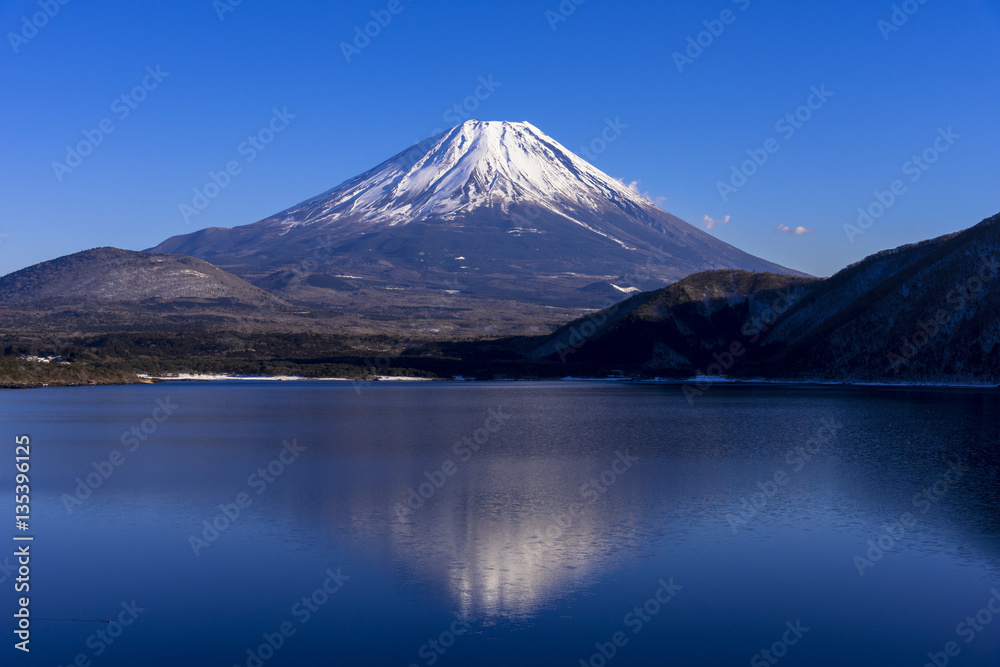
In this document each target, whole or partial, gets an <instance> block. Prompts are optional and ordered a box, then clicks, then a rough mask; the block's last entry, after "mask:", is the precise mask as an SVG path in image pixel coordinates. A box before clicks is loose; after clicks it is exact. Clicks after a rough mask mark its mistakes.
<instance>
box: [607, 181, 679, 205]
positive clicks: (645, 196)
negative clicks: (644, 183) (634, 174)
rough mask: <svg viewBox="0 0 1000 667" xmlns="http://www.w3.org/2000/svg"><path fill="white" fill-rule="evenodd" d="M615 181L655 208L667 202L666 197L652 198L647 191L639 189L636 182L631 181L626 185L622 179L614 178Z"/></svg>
mask: <svg viewBox="0 0 1000 667" xmlns="http://www.w3.org/2000/svg"><path fill="white" fill-rule="evenodd" d="M615 180H616V181H618V182H619V183H621V184H622V185H624V186H625V187H626V188H628V189H629V190H630V191H632V192H633V193H634V194H637V195H639V196H640V197H642V198H643V199H645V200H646V201H648V202H649V203H651V204H656V205H657V206H660V207H662V206H663V204H664V203H666V201H667V198H666V197H654V196H652V195H651V194H649V191H646V192H643V191H642V190H641V189H640V187H639V181H638V180H635V181H632V182H631V183H626V182H625V179H624V178H616V179H615Z"/></svg>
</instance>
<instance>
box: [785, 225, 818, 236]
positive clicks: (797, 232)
mask: <svg viewBox="0 0 1000 667" xmlns="http://www.w3.org/2000/svg"><path fill="white" fill-rule="evenodd" d="M778 231H779V232H782V233H784V234H792V235H793V236H802V235H803V234H812V233H813V232H815V231H816V230H815V229H806V228H805V227H803V226H802V225H799V226H798V227H789V226H788V225H778Z"/></svg>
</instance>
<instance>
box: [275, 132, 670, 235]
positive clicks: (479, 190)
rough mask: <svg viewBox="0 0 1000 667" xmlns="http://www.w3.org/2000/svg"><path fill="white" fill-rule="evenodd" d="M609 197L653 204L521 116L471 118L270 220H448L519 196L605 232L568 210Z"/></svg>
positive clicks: (642, 210)
mask: <svg viewBox="0 0 1000 667" xmlns="http://www.w3.org/2000/svg"><path fill="white" fill-rule="evenodd" d="M609 201H610V202H611V203H612V204H613V205H615V206H617V207H618V208H620V209H622V210H623V211H625V212H627V213H630V214H633V215H635V214H637V213H638V214H640V215H641V217H643V218H649V209H651V208H654V205H653V204H652V203H650V202H649V201H648V200H646V199H644V198H643V197H641V196H640V195H639V194H637V193H636V192H634V191H633V190H631V189H629V187H628V186H626V185H625V184H624V183H622V182H621V181H618V180H616V179H614V178H612V177H610V176H608V175H607V174H605V173H603V172H601V171H600V170H598V169H596V168H594V167H592V166H591V165H590V164H588V163H587V162H586V161H584V160H583V159H581V158H579V157H577V156H576V155H574V154H573V153H572V152H570V151H569V150H567V149H566V148H565V147H564V146H562V145H561V144H559V143H558V142H557V141H555V140H554V139H552V138H551V137H549V136H548V135H546V134H545V133H543V132H542V131H541V130H539V129H538V128H536V127H535V126H534V125H532V124H530V123H528V122H521V123H512V122H507V121H478V120H470V121H467V122H465V123H463V124H462V125H457V126H455V127H453V128H451V129H450V130H447V131H445V132H443V133H441V134H439V135H437V136H435V137H431V138H430V139H426V140H424V141H422V142H420V143H418V144H416V145H415V146H413V147H411V148H410V149H407V150H406V151H403V152H402V153H399V154H397V155H395V156H393V157H392V158H390V159H388V160H386V161H385V162H383V163H382V164H380V165H378V166H377V167H375V168H374V169H371V170H370V171H368V172H365V173H363V174H361V175H359V176H356V177H354V178H352V179H349V180H348V181H345V182H344V183H342V184H340V185H338V186H337V187H335V188H333V189H332V190H329V191H327V192H325V193H323V194H321V195H319V196H317V197H314V198H312V199H310V200H308V201H306V202H303V203H302V204H299V205H298V206H295V207H293V208H290V209H288V210H286V211H284V212H282V213H279V214H278V215H276V216H274V217H273V218H272V219H271V221H272V222H274V223H277V224H278V225H280V226H281V227H283V228H284V229H285V231H286V232H287V231H288V230H290V229H292V228H293V227H297V226H299V225H315V224H322V223H324V222H328V221H332V220H333V219H335V218H345V221H350V222H365V223H370V224H375V223H388V224H389V225H398V224H406V223H408V222H412V221H414V220H419V219H425V218H437V219H442V220H450V219H454V218H455V217H456V216H458V215H460V214H463V213H468V212H469V211H472V210H474V209H477V208H480V207H496V208H499V210H501V211H502V212H503V213H508V212H509V211H510V209H511V206H512V205H514V204H521V205H525V206H535V207H538V208H540V209H544V210H547V211H549V212H552V213H555V214H557V215H560V216H562V217H565V218H567V219H569V220H571V221H572V222H575V223H576V224H579V225H581V226H583V227H586V228H587V229H589V230H590V231H593V232H595V233H598V234H601V235H602V236H608V235H607V234H605V233H603V232H600V231H598V230H596V229H594V228H593V227H591V226H590V225H587V224H586V223H584V222H582V221H581V220H578V219H576V217H575V216H574V215H573V214H574V213H583V212H595V211H600V210H602V208H606V207H607V205H608V202H609ZM608 238H612V237H610V236H608ZM614 240H615V241H616V242H618V243H619V244H621V245H623V246H624V245H625V244H623V243H621V242H620V241H618V240H617V239H614Z"/></svg>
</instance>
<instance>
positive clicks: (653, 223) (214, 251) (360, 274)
mask: <svg viewBox="0 0 1000 667" xmlns="http://www.w3.org/2000/svg"><path fill="white" fill-rule="evenodd" d="M151 251H152V252H170V253H181V254H189V255H193V256H196V257H201V258H203V259H206V260H209V261H211V262H213V263H215V264H217V265H219V266H222V267H225V268H226V269H227V270H230V271H233V272H234V273H236V274H237V275H240V276H242V277H245V278H246V279H248V280H250V281H251V282H254V283H255V284H259V285H265V284H266V285H268V288H269V289H277V292H276V293H278V294H280V295H281V296H282V297H285V298H289V299H293V300H298V301H301V302H309V303H325V304H329V305H334V306H347V305H351V307H353V308H355V309H360V310H362V311H364V310H366V309H367V308H369V307H371V306H372V304H373V301H375V300H377V301H379V302H380V303H381V304H383V305H384V304H387V303H388V304H396V305H397V306H399V307H400V308H405V307H407V306H408V305H411V301H412V300H413V299H414V298H416V299H418V300H420V299H424V300H426V298H427V297H428V296H433V295H435V294H437V295H440V294H441V293H442V292H443V291H444V290H450V291H452V292H456V291H457V292H459V293H460V297H459V298H458V299H457V300H458V301H461V302H462V304H461V305H462V307H463V308H471V309H473V310H478V311H484V310H485V311H486V312H478V313H477V314H476V315H474V316H473V317H476V316H480V317H482V316H485V317H487V318H488V319H489V317H490V315H489V312H490V311H491V310H495V309H494V308H493V307H492V306H490V307H487V306H486V303H487V302H491V301H492V302H496V301H503V302H507V303H508V305H509V304H513V306H509V307H508V308H507V311H505V314H506V315H508V316H509V317H510V318H511V319H512V320H517V319H518V318H519V317H520V316H519V311H520V308H519V307H518V306H517V304H525V303H527V304H534V305H537V306H543V307H554V308H556V309H557V311H556V312H553V313H551V314H550V315H551V316H552V317H553V318H554V319H557V320H558V319H560V318H562V319H563V320H564V321H565V320H566V319H570V317H569V316H567V315H570V314H571V313H574V312H579V309H580V308H593V307H595V306H599V305H601V304H602V303H606V298H607V297H606V296H603V295H606V294H608V293H613V292H611V291H610V290H614V289H615V288H614V287H611V285H612V284H613V285H617V286H618V287H619V288H625V289H627V288H628V287H630V286H634V287H638V288H642V289H649V288H655V287H659V286H662V285H664V284H666V283H669V282H673V281H676V280H678V279H680V278H683V277H684V276H686V275H689V274H691V273H694V272H697V271H703V270H708V269H720V268H738V269H746V270H754V271H775V272H780V273H795V272H793V271H790V270H788V269H785V268H783V267H780V266H778V265H775V264H773V263H770V262H767V261H765V260H762V259H759V258H756V257H753V256H751V255H749V254H747V253H744V252H742V251H740V250H738V249H736V248H734V247H732V246H730V245H728V244H726V243H723V242H722V241H719V240H718V239H716V238H714V237H712V236H711V235H709V234H706V233H705V232H703V231H702V230H700V229H697V228H695V227H693V226H691V225H689V224H687V223H685V222H683V221H682V220H680V219H678V218H676V217H674V216H672V215H670V214H669V213H667V212H666V211H663V210H662V209H660V208H659V207H657V206H655V205H654V204H652V203H651V202H649V201H648V200H646V199H644V198H643V197H641V196H640V195H638V194H637V193H635V192H634V191H632V190H631V189H630V188H628V187H627V186H625V185H624V184H622V183H621V182H619V181H618V180H616V179H614V178H611V177H610V176H608V175H607V174H604V173H603V172H601V171H600V170H598V169H596V168H595V167H593V166H592V165H590V164H588V163H587V162H585V161H584V160H582V159H580V158H579V157H577V156H576V155H574V154H572V153H571V152H570V151H568V150H567V149H566V148H565V147H563V146H561V145H560V144H559V143H558V142H556V141H555V140H553V139H552V138H550V137H548V136H547V135H545V134H544V133H542V132H541V131H540V130H538V129H537V128H535V127H534V126H533V125H531V124H529V123H507V122H482V121H469V122H466V123H464V124H462V125H459V126H456V127H454V128H452V129H451V130H448V131H446V132H444V133H442V134H440V135H438V136H436V137H432V138H430V139H427V140H425V141H423V142H420V143H419V144H417V145H415V146H413V147H412V148H410V149H408V150H407V151H404V152H402V153H399V154H398V155H395V156H393V157H392V158H390V159H389V160H387V161H385V162H383V163H382V164H380V165H378V166H377V167H375V168H374V169H372V170H370V171H368V172H365V173H363V174H361V175H359V176H357V177H355V178H352V179H350V180H348V181H346V182H345V183H343V184H341V185H339V186H337V187H336V188H334V189H332V190H330V191H328V192H325V193H323V194H321V195H319V196H317V197H314V198H312V199H310V200H308V201H305V202H303V203H301V204H299V205H297V206H294V207H292V208H290V209H287V210H285V211H282V212H280V213H278V214H276V215H274V216H271V217H270V218H267V219H265V220H261V221H260V222H257V223H253V224H250V225H244V226H241V227H235V228H232V229H222V228H210V229H205V230H201V231H198V232H194V233H192V234H186V235H183V236H176V237H173V238H170V239H168V240H166V241H164V242H163V243H161V244H160V245H158V246H156V247H155V248H153V249H152V250H151ZM316 274H319V275H321V276H323V279H320V280H316V279H315V278H313V277H312V276H314V275H316ZM331 279H332V280H331ZM338 281H342V282H338ZM595 283H598V286H597V287H594V284H595ZM276 285H277V286H278V287H277V288H275V286H276ZM601 285H603V286H604V288H603V289H601V288H600V286H601ZM586 287H591V289H587V290H585V289H583V288H586ZM622 295H623V296H624V293H622ZM470 300H471V301H470ZM559 309H565V311H563V310H559ZM492 319H493V320H494V321H495V320H497V319H500V318H496V317H494V318H492Z"/></svg>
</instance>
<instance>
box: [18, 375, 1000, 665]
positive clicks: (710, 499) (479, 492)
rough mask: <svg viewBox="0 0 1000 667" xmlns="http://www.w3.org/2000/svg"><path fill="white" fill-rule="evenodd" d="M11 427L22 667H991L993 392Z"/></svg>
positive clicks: (998, 615)
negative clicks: (26, 556) (21, 522)
mask: <svg viewBox="0 0 1000 667" xmlns="http://www.w3.org/2000/svg"><path fill="white" fill-rule="evenodd" d="M0 410H2V413H3V415H4V431H5V435H4V438H6V439H7V440H8V441H9V442H8V447H7V451H8V454H9V455H8V456H7V457H5V461H6V462H5V463H4V464H3V470H2V477H0V479H2V480H3V481H4V484H3V487H2V488H3V489H4V491H3V501H2V503H0V511H2V514H3V516H6V517H8V518H10V517H12V516H13V506H12V503H11V499H10V493H9V490H10V489H12V484H13V474H12V473H13V461H12V459H13V457H12V454H13V440H14V435H15V434H22V433H27V434H29V435H30V436H31V438H32V449H31V454H32V492H33V500H32V502H33V512H32V525H31V534H33V535H34V536H35V542H34V543H33V544H32V547H31V548H32V552H33V559H32V572H31V611H32V614H33V615H34V617H36V620H35V621H34V624H33V626H32V627H33V632H32V639H31V648H32V652H31V655H30V657H26V656H23V654H21V653H20V652H18V651H14V650H13V649H12V648H11V644H13V639H12V637H13V635H12V634H11V632H10V631H11V630H12V629H13V624H12V622H11V621H10V620H8V621H7V622H6V623H5V627H6V628H7V631H6V632H5V633H4V636H5V637H6V638H7V641H8V642H10V643H9V644H8V645H7V646H5V647H4V648H3V649H2V651H3V654H4V655H5V656H9V657H10V658H11V659H10V660H9V661H8V659H7V658H6V657H5V659H4V661H3V664H40V665H41V664H45V665H70V664H73V663H74V661H78V663H77V664H84V662H79V661H80V660H81V658H80V657H79V656H83V658H82V660H85V661H89V662H90V664H93V665H102V666H105V665H106V666H112V665H126V666H129V667H135V666H137V665H143V666H144V667H150V666H157V665H171V666H173V665H219V666H220V667H229V666H231V665H242V666H250V667H252V666H254V665H257V666H260V665H268V666H271V665H303V666H313V665H390V666H391V665H398V666H400V667H407V666H409V665H419V666H423V665H432V664H433V665H441V666H444V667H447V666H449V665H474V666H478V665H504V666H507V665H522V666H523V665H545V666H553V665H566V666H567V667H571V666H579V665H581V664H582V665H594V666H600V665H605V664H607V665H614V666H617V665H622V666H625V665H684V666H689V665H747V664H749V665H752V666H755V665H772V664H777V663H780V664H783V665H810V666H813V667H815V666H822V665H837V666H843V665H880V666H887V665H889V666H891V665H912V666H914V667H920V666H921V665H924V664H937V665H943V664H953V665H962V666H969V667H971V666H978V665H984V666H985V665H997V664H1000V593H997V592H996V591H998V590H1000V530H998V529H1000V477H998V463H1000V452H998V437H1000V436H998V432H1000V396H998V395H997V394H995V393H976V392H962V391H938V392H929V391H916V390H914V391H899V390H863V389H839V388H838V389H809V388H752V387H714V388H712V389H711V390H709V391H708V392H707V393H706V394H705V395H704V396H701V397H700V398H697V399H695V401H694V403H693V405H692V404H689V402H688V401H687V400H686V399H685V398H684V396H683V395H682V393H681V391H680V388H679V387H675V386H635V385H626V384H614V383H582V382H580V383H570V382H560V383H492V384H479V383H433V384H430V383H427V384H423V383H421V384H388V383H372V384H364V385H359V386H357V387H356V386H354V385H351V384H349V383H333V382H330V383H289V382H285V383H211V384H208V383H166V384H160V385H155V386H142V387H94V388H85V389H42V390H31V391H4V392H0ZM157 420H160V421H157ZM115 452H117V454H116V453H115ZM116 463H117V465H116ZM88 476H89V479H88ZM88 482H89V484H88ZM91 486H96V488H91ZM227 515H228V516H227ZM9 524H10V525H8V526H7V528H6V529H5V531H4V533H5V534H7V535H9V534H12V533H14V532H15V531H14V530H13V521H12V520H10V521H9ZM213 524H214V525H213ZM4 539H5V540H9V537H4ZM12 553H13V548H5V549H4V550H3V552H2V553H0V565H2V564H3V558H4V557H5V556H6V557H7V558H8V561H7V563H8V566H9V564H10V562H11V560H12ZM0 578H3V579H6V581H4V583H2V584H0V590H2V594H0V598H2V602H3V607H4V608H5V609H13V607H14V593H13V591H12V583H13V580H12V576H11V575H9V574H8V573H7V572H5V571H4V570H2V569H0ZM42 618H46V619H84V620H86V619H95V620H105V621H106V620H113V621H115V622H114V623H110V624H109V623H88V622H80V621H65V620H41V619H42ZM8 619H10V617H9V616H8ZM125 623H127V625H126V624H125ZM283 630H284V634H283V633H282V631H283ZM949 643H951V644H949ZM764 651H767V653H766V654H765V653H764ZM948 651H951V653H952V655H948Z"/></svg>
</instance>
